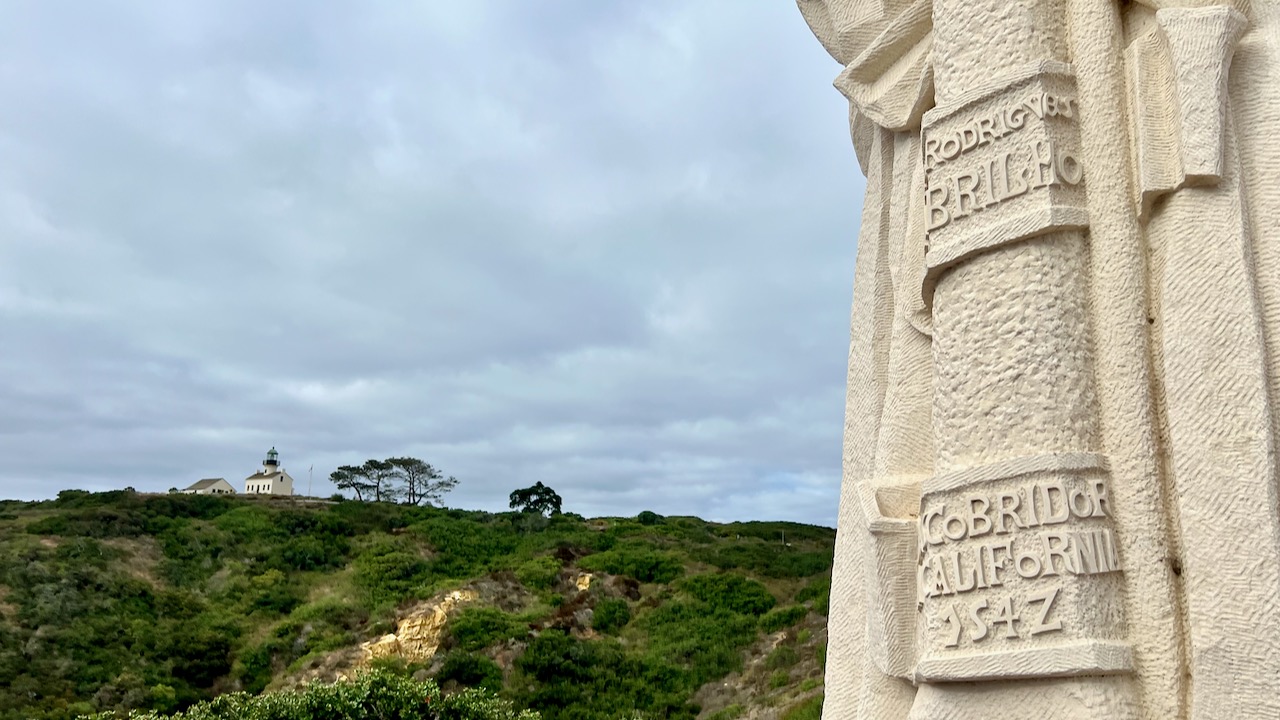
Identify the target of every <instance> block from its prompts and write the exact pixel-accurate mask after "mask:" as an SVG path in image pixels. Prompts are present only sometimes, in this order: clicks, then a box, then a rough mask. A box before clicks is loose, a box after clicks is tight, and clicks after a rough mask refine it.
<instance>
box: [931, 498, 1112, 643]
mask: <svg viewBox="0 0 1280 720" xmlns="http://www.w3.org/2000/svg"><path fill="white" fill-rule="evenodd" d="M1110 518H1111V500H1110V496H1109V494H1108V490H1107V481H1106V479H1105V477H1103V476H1098V477H1090V478H1084V477H1071V478H1070V479H1062V478H1058V479H1043V480H1030V481H1026V482H1023V483H1021V484H1018V485H1015V486H1004V487H1003V488H1002V489H999V490H996V491H989V492H982V491H978V490H976V489H970V490H968V491H961V492H957V493H954V494H948V495H947V496H945V497H937V496H935V498H934V499H933V501H926V503H925V505H924V507H923V508H922V512H921V514H920V519H919V521H918V522H919V527H918V536H919V549H920V562H919V564H918V565H917V567H916V573H917V576H916V588H917V592H918V601H919V603H920V605H921V607H922V608H924V607H925V606H926V605H934V604H937V607H936V609H935V612H936V613H937V614H938V616H939V617H940V619H941V621H942V625H941V627H940V628H937V629H936V637H937V640H938V641H940V643H941V645H942V646H943V647H946V648H954V647H958V646H960V645H961V644H962V642H963V641H964V640H966V639H967V640H968V641H969V642H971V643H973V644H975V645H979V644H985V643H988V642H992V641H1017V640H1019V639H1021V638H1034V637H1036V636H1039V635H1043V634H1046V633H1055V632H1062V631H1064V630H1069V629H1070V628H1069V621H1067V620H1064V618H1063V616H1062V615H1061V614H1060V613H1059V612H1058V608H1059V605H1060V600H1061V597H1062V593H1063V587H1064V586H1063V585H1062V584H1061V583H1062V582H1063V581H1073V582H1075V581H1078V580H1079V579H1081V578H1085V577H1088V576H1096V575H1105V574H1108V573H1116V572H1120V571H1121V567H1120V558H1119V556H1118V553H1117V551H1116V548H1117V544H1116V538H1115V535H1114V533H1113V531H1112V528H1111V523H1110ZM1077 629H1079V628H1077Z"/></svg>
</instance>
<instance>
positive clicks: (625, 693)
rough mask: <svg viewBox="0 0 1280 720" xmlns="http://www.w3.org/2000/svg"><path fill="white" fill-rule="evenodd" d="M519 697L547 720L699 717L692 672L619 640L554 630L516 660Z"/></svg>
mask: <svg viewBox="0 0 1280 720" xmlns="http://www.w3.org/2000/svg"><path fill="white" fill-rule="evenodd" d="M516 668H517V669H518V670H519V671H520V673H521V675H522V682H519V683H517V684H516V685H517V688H519V689H518V695H519V700H520V701H521V702H522V703H523V704H524V705H525V706H527V707H530V708H533V709H536V710H538V711H539V712H541V713H542V715H543V717H545V718H546V720H597V719H598V718H633V717H653V718H666V719H667V720H693V718H695V717H696V716H697V714H698V707H697V706H696V705H691V704H689V703H688V702H687V700H686V698H687V697H688V696H689V694H690V693H691V692H692V691H693V690H694V689H696V687H697V686H696V685H694V684H693V682H692V678H691V677H690V675H689V674H688V673H687V672H684V671H682V670H680V669H679V668H676V667H673V666H672V665H670V664H669V663H665V662H662V661H660V660H656V659H653V658H637V657H634V656H629V655H628V654H627V653H626V652H625V651H624V650H623V649H622V646H621V645H619V644H618V642H617V641H615V640H578V639H576V638H573V637H571V636H569V635H567V634H565V633H563V632H559V631H556V630H548V631H546V632H544V633H542V634H541V635H539V636H538V637H536V638H534V639H533V640H532V641H531V642H530V643H529V647H528V648H527V649H526V650H525V652H524V654H523V655H521V656H520V657H519V658H518V659H517V660H516Z"/></svg>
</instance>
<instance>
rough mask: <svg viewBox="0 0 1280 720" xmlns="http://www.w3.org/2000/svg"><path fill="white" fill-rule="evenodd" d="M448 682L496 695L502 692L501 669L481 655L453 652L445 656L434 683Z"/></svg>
mask: <svg viewBox="0 0 1280 720" xmlns="http://www.w3.org/2000/svg"><path fill="white" fill-rule="evenodd" d="M450 681H453V682H456V683H458V684H459V685H462V686H465V687H476V688H482V689H485V690H488V691H490V692H494V693H496V692H499V691H501V690H502V668H500V667H498V664H497V663H495V662H494V661H492V660H490V659H489V658H487V657H484V656H482V655H472V654H471V653H466V652H460V651H454V652H451V653H449V654H448V655H447V656H445V659H444V666H443V667H441V668H440V672H439V673H437V674H436V682H439V683H446V682H450Z"/></svg>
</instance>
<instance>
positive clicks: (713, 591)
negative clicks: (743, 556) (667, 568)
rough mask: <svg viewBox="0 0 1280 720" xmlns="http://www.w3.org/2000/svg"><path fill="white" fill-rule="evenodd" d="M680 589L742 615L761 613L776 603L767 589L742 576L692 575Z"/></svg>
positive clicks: (717, 606)
mask: <svg viewBox="0 0 1280 720" xmlns="http://www.w3.org/2000/svg"><path fill="white" fill-rule="evenodd" d="M681 589H682V590H684V591H685V592H687V593H689V594H690V595H692V596H694V597H696V598H698V599H699V600H701V601H703V602H705V603H707V604H708V605H710V606H712V607H714V608H723V609H725V610H729V611H731V612H735V613H740V614H743V615H763V614H765V613H766V612H768V611H769V609H770V608H772V607H773V606H774V603H776V602H777V600H775V599H774V597H773V595H771V594H770V593H769V590H768V588H766V587H765V586H764V585H761V584H760V583H758V582H756V581H755V580H751V579H750V578H746V577H743V576H742V575H734V574H725V575H695V576H694V577H691V578H689V579H688V580H685V581H684V582H683V584H682V585H681Z"/></svg>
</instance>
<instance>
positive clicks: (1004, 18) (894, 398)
mask: <svg viewBox="0 0 1280 720" xmlns="http://www.w3.org/2000/svg"><path fill="white" fill-rule="evenodd" d="M798 4H799V7H800V11H801V13H802V14H803V16H804V19H805V20H806V21H807V22H808V24H809V26H810V27H811V28H812V30H813V32H814V34H815V35H816V36H817V38H818V40H819V41H820V42H821V43H822V44H823V46H824V47H825V48H826V49H827V51H828V52H829V53H830V54H831V56H832V57H833V58H835V60H836V61H837V62H838V63H839V64H840V65H841V66H842V69H840V70H839V71H838V75H837V77H836V80H835V86H836V87H837V88H838V89H839V91H840V92H841V93H843V94H844V95H845V96H846V97H847V98H848V100H849V103H850V108H851V110H850V132H851V134H852V136H853V143H854V147H855V150H856V155H857V160H858V163H859V165H860V168H861V170H862V172H864V173H865V174H866V176H867V195H866V200H865V205H864V208H863V213H862V222H861V230H860V235H859V239H858V255H857V262H856V267H855V271H854V272H855V287H854V302H853V312H852V317H851V345H850V353H849V375H848V394H847V412H846V422H845V448H844V480H843V485H842V491H841V502H840V516H839V535H838V538H837V545H836V565H835V570H834V576H833V585H832V597H831V615H830V630H829V633H830V635H829V647H828V661H827V681H826V701H825V706H824V711H823V712H824V717H825V718H827V720H850V719H852V718H868V719H875V720H988V719H990V718H1001V719H1002V720H1045V719H1049V720H1058V719H1060V720H1082V719H1084V718H1116V719H1122V720H1130V719H1132V720H1138V719H1139V718H1140V719H1142V720H1216V719H1221V718H1230V719H1231V720H1243V719H1246V718H1259V719H1274V718H1280V471H1278V470H1277V457H1276V455H1277V453H1276V443H1277V440H1280V0H1134V1H1132V2H1130V1H1121V0H798Z"/></svg>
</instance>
